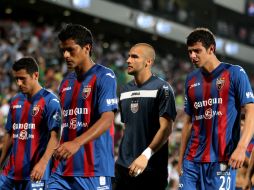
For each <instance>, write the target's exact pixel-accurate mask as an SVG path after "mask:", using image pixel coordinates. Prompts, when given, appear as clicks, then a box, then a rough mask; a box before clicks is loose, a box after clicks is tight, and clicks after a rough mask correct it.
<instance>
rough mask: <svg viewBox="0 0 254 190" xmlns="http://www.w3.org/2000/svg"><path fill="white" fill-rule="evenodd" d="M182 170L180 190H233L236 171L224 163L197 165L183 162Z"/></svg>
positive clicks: (196, 163)
mask: <svg viewBox="0 0 254 190" xmlns="http://www.w3.org/2000/svg"><path fill="white" fill-rule="evenodd" d="M182 168H183V174H182V175H181V176H180V182H179V189H180V190H199V189H202V190H203V189H205V190H215V189H225V190H231V189H235V183H236V170H235V169H232V168H231V167H229V166H227V164H225V163H220V162H211V163H198V162H192V161H189V160H184V162H183V166H182Z"/></svg>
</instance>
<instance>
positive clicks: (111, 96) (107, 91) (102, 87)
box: [97, 70, 118, 114]
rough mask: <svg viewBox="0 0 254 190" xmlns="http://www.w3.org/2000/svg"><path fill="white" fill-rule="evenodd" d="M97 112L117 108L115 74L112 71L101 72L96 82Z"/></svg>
mask: <svg viewBox="0 0 254 190" xmlns="http://www.w3.org/2000/svg"><path fill="white" fill-rule="evenodd" d="M97 89H98V107H99V108H98V110H99V113H100V114H101V113H103V112H107V111H114V112H115V111H116V110H117V102H118V100H117V95H116V76H115V74H114V73H113V72H112V71H110V70H109V71H108V72H105V73H103V74H102V75H101V76H100V80H99V81H98V84H97Z"/></svg>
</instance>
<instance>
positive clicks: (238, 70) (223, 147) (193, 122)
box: [178, 28, 254, 190]
mask: <svg viewBox="0 0 254 190" xmlns="http://www.w3.org/2000/svg"><path fill="white" fill-rule="evenodd" d="M187 48H188V54H189V57H190V60H191V62H192V63H193V64H194V65H195V66H196V67H197V69H196V70H194V71H193V72H191V73H190V74H188V76H187V78H186V83H185V108H184V110H185V118H184V127H183V129H182V139H181V148H180V154H179V165H178V172H179V173H180V175H181V176H180V183H179V188H180V189H183V190H185V189H188V190H192V189H204V190H209V189H211V190H214V189H234V188H235V174H236V169H237V168H240V167H242V166H243V162H244V160H245V152H246V149H247V146H248V144H249V142H250V140H251V138H252V135H253V130H254V118H253V115H254V104H253V103H254V96H253V92H252V89H251V85H250V82H249V79H248V76H247V74H246V73H245V71H244V69H243V68H242V67H240V66H238V65H231V64H228V63H224V62H221V61H219V60H218V59H217V57H216V55H215V50H216V43H215V37H214V35H213V33H212V32H211V31H210V30H209V29H207V28H196V29H195V30H193V31H192V32H191V33H190V34H189V35H188V37H187ZM241 107H243V109H244V110H245V122H244V126H243V132H242V135H241V138H240V115H241Z"/></svg>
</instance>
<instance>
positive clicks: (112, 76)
mask: <svg viewBox="0 0 254 190" xmlns="http://www.w3.org/2000/svg"><path fill="white" fill-rule="evenodd" d="M106 76H109V77H111V78H113V79H114V78H115V75H113V74H112V73H107V74H106Z"/></svg>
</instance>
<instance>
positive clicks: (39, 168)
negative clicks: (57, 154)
mask: <svg viewBox="0 0 254 190" xmlns="http://www.w3.org/2000/svg"><path fill="white" fill-rule="evenodd" d="M46 167H47V162H44V161H42V160H40V161H39V162H38V163H37V164H36V165H35V166H34V168H33V170H32V172H31V174H30V178H31V180H32V181H40V180H41V179H42V177H43V175H44V172H45V170H46Z"/></svg>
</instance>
